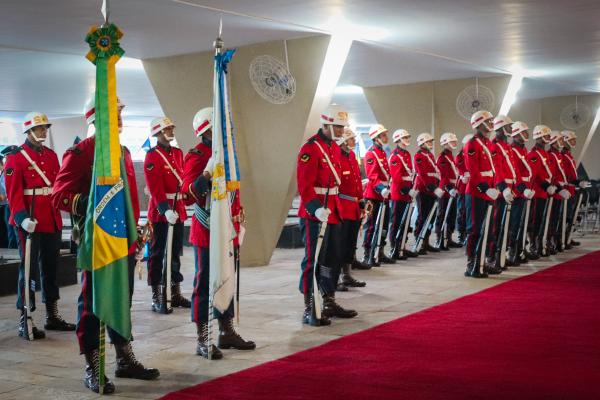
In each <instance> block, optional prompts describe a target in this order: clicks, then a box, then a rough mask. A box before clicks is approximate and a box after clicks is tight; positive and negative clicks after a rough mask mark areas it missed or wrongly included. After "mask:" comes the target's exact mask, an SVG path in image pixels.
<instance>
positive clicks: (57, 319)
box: [44, 301, 75, 331]
mask: <svg viewBox="0 0 600 400" xmlns="http://www.w3.org/2000/svg"><path fill="white" fill-rule="evenodd" d="M44 329H46V330H49V331H74V330H75V324H70V323H68V322H66V321H65V320H64V319H62V317H61V316H60V314H59V313H58V304H56V302H55V301H54V302H51V303H46V323H45V324H44Z"/></svg>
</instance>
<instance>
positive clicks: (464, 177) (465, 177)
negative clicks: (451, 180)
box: [460, 172, 469, 185]
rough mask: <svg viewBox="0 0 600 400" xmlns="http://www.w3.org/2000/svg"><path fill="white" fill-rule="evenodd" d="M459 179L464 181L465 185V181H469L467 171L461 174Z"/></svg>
mask: <svg viewBox="0 0 600 400" xmlns="http://www.w3.org/2000/svg"><path fill="white" fill-rule="evenodd" d="M460 181H461V182H462V183H464V184H465V185H466V184H467V183H469V173H468V172H465V174H464V175H463V176H461V177H460Z"/></svg>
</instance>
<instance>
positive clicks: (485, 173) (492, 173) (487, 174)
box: [481, 171, 494, 176]
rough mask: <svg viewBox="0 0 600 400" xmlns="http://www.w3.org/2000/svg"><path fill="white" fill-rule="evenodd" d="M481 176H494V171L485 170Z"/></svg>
mask: <svg viewBox="0 0 600 400" xmlns="http://www.w3.org/2000/svg"><path fill="white" fill-rule="evenodd" d="M481 176H494V171H483V172H481Z"/></svg>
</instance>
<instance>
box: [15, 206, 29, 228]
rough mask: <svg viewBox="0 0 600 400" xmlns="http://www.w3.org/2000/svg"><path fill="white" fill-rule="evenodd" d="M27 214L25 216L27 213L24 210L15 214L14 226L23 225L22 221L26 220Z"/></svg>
mask: <svg viewBox="0 0 600 400" xmlns="http://www.w3.org/2000/svg"><path fill="white" fill-rule="evenodd" d="M28 217H29V214H27V211H25V210H21V211H18V212H16V213H15V216H14V218H15V224H16V225H17V226H21V224H22V223H23V221H24V220H25V218H28Z"/></svg>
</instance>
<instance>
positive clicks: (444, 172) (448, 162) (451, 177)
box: [436, 149, 458, 198]
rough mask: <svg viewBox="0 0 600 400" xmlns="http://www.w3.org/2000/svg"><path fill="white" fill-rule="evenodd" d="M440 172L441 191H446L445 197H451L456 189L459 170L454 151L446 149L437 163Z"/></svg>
mask: <svg viewBox="0 0 600 400" xmlns="http://www.w3.org/2000/svg"><path fill="white" fill-rule="evenodd" d="M436 165H437V167H438V169H439V170H440V186H439V187H440V189H442V190H444V197H445V198H449V197H450V194H449V192H450V190H451V189H455V188H456V183H457V181H458V169H457V168H456V164H455V162H454V156H453V155H452V151H450V150H448V149H445V150H444V151H442V152H441V153H440V155H439V156H438V159H437V163H436Z"/></svg>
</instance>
